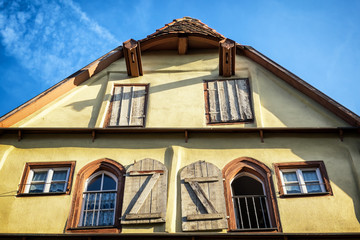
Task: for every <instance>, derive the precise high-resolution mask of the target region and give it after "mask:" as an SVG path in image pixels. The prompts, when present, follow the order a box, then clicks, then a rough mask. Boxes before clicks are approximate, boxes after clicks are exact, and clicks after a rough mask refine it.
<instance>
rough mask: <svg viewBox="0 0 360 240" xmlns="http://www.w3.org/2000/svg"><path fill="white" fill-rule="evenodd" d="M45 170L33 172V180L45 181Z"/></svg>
mask: <svg viewBox="0 0 360 240" xmlns="http://www.w3.org/2000/svg"><path fill="white" fill-rule="evenodd" d="M46 176H47V171H46V172H34V176H33V179H32V180H33V181H43V182H45V181H46Z"/></svg>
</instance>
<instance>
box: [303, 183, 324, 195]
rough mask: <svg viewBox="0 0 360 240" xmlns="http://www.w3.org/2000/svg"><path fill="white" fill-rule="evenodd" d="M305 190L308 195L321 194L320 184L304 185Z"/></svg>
mask: <svg viewBox="0 0 360 240" xmlns="http://www.w3.org/2000/svg"><path fill="white" fill-rule="evenodd" d="M306 189H307V191H308V193H317V192H322V191H321V187H320V184H306Z"/></svg>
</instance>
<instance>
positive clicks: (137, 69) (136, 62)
mask: <svg viewBox="0 0 360 240" xmlns="http://www.w3.org/2000/svg"><path fill="white" fill-rule="evenodd" d="M123 51H124V58H125V62H126V68H127V73H128V75H129V76H132V77H138V76H142V75H143V71H142V64H141V50H140V44H139V42H138V41H135V40H134V39H129V40H127V41H125V42H124V43H123Z"/></svg>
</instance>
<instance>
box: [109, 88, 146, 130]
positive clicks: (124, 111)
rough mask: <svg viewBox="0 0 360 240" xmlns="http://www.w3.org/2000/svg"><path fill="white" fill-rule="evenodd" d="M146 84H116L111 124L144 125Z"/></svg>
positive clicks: (120, 125) (118, 125) (121, 125)
mask: <svg viewBox="0 0 360 240" xmlns="http://www.w3.org/2000/svg"><path fill="white" fill-rule="evenodd" d="M145 95H146V86H115V88H114V95H113V99H112V107H111V114H110V120H109V126H117V127H123V126H143V125H144V118H145Z"/></svg>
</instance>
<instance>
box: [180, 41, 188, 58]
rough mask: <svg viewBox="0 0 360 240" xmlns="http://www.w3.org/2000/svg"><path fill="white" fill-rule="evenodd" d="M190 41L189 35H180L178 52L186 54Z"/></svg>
mask: <svg viewBox="0 0 360 240" xmlns="http://www.w3.org/2000/svg"><path fill="white" fill-rule="evenodd" d="M188 42H189V39H188V38H187V37H179V38H178V53H179V55H184V54H186V53H187V50H188V45H189V44H188Z"/></svg>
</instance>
